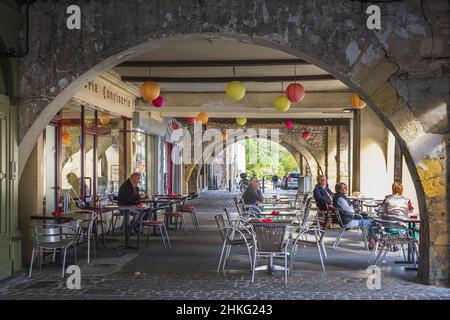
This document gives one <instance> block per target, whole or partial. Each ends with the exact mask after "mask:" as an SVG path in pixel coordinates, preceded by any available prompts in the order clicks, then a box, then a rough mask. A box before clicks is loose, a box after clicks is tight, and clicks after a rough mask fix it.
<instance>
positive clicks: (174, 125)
mask: <svg viewBox="0 0 450 320" xmlns="http://www.w3.org/2000/svg"><path fill="white" fill-rule="evenodd" d="M178 128H179V127H178V123H176V122H172V129H174V130H177V129H178Z"/></svg>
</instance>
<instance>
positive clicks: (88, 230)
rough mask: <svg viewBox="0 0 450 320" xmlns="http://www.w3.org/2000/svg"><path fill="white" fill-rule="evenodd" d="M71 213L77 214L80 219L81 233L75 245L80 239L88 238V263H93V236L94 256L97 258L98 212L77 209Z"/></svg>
mask: <svg viewBox="0 0 450 320" xmlns="http://www.w3.org/2000/svg"><path fill="white" fill-rule="evenodd" d="M71 214H76V215H77V220H79V221H80V228H79V234H78V237H77V241H76V243H75V246H77V245H78V243H79V242H80V241H83V240H85V239H86V240H87V263H91V243H92V242H91V238H92V241H93V243H92V244H93V246H92V249H93V251H94V258H97V252H96V247H97V245H98V223H97V216H98V215H97V212H95V211H93V210H76V211H72V212H71Z"/></svg>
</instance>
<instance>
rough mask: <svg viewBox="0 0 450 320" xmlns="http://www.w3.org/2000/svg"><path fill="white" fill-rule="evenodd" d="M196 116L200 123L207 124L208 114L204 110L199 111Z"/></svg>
mask: <svg viewBox="0 0 450 320" xmlns="http://www.w3.org/2000/svg"><path fill="white" fill-rule="evenodd" d="M197 118H198V121H200V122H201V123H202V124H207V123H208V120H209V118H208V115H207V114H206V113H205V112H200V113H199V114H198V116H197Z"/></svg>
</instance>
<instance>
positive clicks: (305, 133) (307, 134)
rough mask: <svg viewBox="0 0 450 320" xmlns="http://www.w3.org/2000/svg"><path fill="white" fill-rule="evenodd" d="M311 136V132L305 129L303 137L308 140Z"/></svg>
mask: <svg viewBox="0 0 450 320" xmlns="http://www.w3.org/2000/svg"><path fill="white" fill-rule="evenodd" d="M310 138H311V133H310V132H309V131H303V132H302V139H303V140H305V141H307V140H309V139H310Z"/></svg>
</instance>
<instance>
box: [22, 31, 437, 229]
mask: <svg viewBox="0 0 450 320" xmlns="http://www.w3.org/2000/svg"><path fill="white" fill-rule="evenodd" d="M211 37H212V38H213V39H217V38H219V39H220V41H224V42H230V43H235V42H244V43H251V44H252V45H256V46H261V47H266V48H276V50H278V51H280V52H283V53H286V54H289V55H292V56H294V57H297V58H301V59H304V60H306V61H309V62H311V63H314V65H317V66H319V67H320V68H322V69H323V70H326V71H327V72H328V73H329V74H331V75H333V76H334V77H335V78H336V79H338V80H339V81H341V82H342V83H344V84H345V85H346V86H347V87H348V88H350V89H352V90H354V91H355V92H358V93H359V94H360V96H361V97H363V98H364V99H365V100H366V101H367V102H368V105H369V107H370V108H371V109H372V110H373V111H374V113H375V114H376V115H377V116H378V118H379V120H381V121H382V123H383V124H384V125H385V126H386V128H387V129H388V130H389V131H391V132H392V134H393V135H394V136H395V138H396V140H397V141H398V142H399V146H400V148H401V151H402V153H403V154H404V156H405V160H406V164H407V166H408V168H409V171H410V173H411V176H412V181H414V187H415V191H416V194H417V198H418V202H419V203H420V204H421V205H419V207H418V209H419V211H420V215H421V217H422V219H423V221H426V220H427V219H428V216H427V211H426V206H425V194H424V192H423V188H422V185H421V183H420V179H419V175H418V172H417V170H416V163H415V162H414V161H413V157H412V156H411V154H410V153H409V150H408V148H407V145H406V143H405V142H404V140H403V139H402V137H401V136H400V134H399V133H398V132H397V130H396V127H395V126H394V125H393V124H392V123H391V122H390V121H389V119H388V118H387V117H386V116H385V115H384V114H383V113H382V111H381V109H380V108H379V107H378V106H377V105H376V104H375V103H374V102H373V101H372V100H371V99H370V97H369V95H367V93H365V92H364V91H362V90H360V88H358V86H357V84H355V83H354V82H353V81H351V80H350V78H349V76H348V75H345V74H343V73H340V72H338V71H337V70H336V69H335V68H333V67H332V66H330V65H327V64H326V63H325V62H322V61H317V59H316V58H312V57H311V56H309V55H307V54H305V53H302V52H300V51H299V50H297V49H294V48H292V47H290V46H288V45H281V44H279V43H275V42H272V41H268V40H264V39H260V38H251V37H248V36H246V35H232V36H229V35H221V34H214V35H208V34H192V35H183V36H173V37H167V38H164V39H160V40H153V41H150V42H146V43H144V44H141V45H138V46H135V47H132V48H130V49H127V50H126V51H123V52H121V53H118V54H116V55H114V56H111V57H109V58H107V59H105V60H104V61H103V62H102V63H100V64H98V65H96V66H95V67H93V68H91V69H90V70H88V71H87V72H85V73H83V74H82V75H81V76H80V77H79V78H77V79H76V80H75V81H73V82H71V83H70V84H69V85H68V86H67V87H66V88H65V89H63V90H62V91H61V92H60V93H59V94H58V96H57V97H56V98H55V99H54V100H53V101H52V102H51V103H50V104H49V105H48V106H47V107H46V108H45V109H44V110H43V111H42V112H41V114H40V115H39V117H38V119H36V120H35V122H34V123H33V125H32V126H31V128H30V129H29V130H28V132H27V133H26V135H25V136H24V137H23V139H22V141H21V144H20V152H22V154H23V155H24V157H23V158H22V159H26V157H28V155H29V152H30V151H31V148H32V146H33V145H34V143H35V141H36V139H37V136H39V134H40V133H41V132H42V130H43V128H44V127H45V125H47V124H48V123H49V122H50V120H51V118H53V117H54V115H56V113H57V112H58V111H59V108H60V106H61V105H63V104H64V103H65V102H67V101H68V100H69V99H70V98H71V97H72V96H74V95H75V94H76V92H77V91H79V90H80V89H81V88H82V87H83V86H84V85H85V83H86V82H87V81H89V80H92V79H94V78H95V77H96V76H98V75H99V74H100V73H102V72H104V71H106V70H109V69H111V68H113V67H115V66H116V65H117V64H119V63H121V62H124V61H126V60H129V59H131V58H134V57H139V56H141V55H143V54H147V55H149V54H151V53H152V52H154V51H156V50H158V49H159V48H164V47H165V46H167V45H170V44H178V45H180V44H182V43H183V42H189V41H194V40H202V41H204V39H205V38H207V39H208V38H211ZM236 116H238V115H236ZM313 158H314V157H313ZM23 161H24V160H23ZM323 161H324V162H325V160H323ZM316 162H319V161H318V160H316ZM24 165H25V163H24V162H21V164H20V171H22V170H23V168H24ZM321 167H322V166H321V165H318V168H319V169H320V168H321ZM198 174H199V173H198ZM424 226H427V224H426V223H424ZM426 234H428V232H427V233H426ZM425 237H426V236H425Z"/></svg>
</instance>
